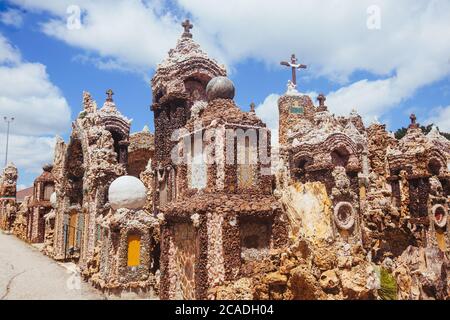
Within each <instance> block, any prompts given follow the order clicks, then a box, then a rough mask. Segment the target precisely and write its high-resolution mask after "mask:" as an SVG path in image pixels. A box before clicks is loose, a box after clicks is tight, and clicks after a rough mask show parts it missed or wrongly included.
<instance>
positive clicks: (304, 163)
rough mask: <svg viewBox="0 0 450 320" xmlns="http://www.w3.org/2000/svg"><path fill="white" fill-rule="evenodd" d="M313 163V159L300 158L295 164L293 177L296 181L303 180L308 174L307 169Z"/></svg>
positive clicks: (307, 157)
mask: <svg viewBox="0 0 450 320" xmlns="http://www.w3.org/2000/svg"><path fill="white" fill-rule="evenodd" d="M312 163H313V158H312V157H309V156H303V157H300V158H298V159H297V160H296V161H295V163H294V168H293V170H292V171H293V172H292V173H293V176H294V178H295V179H296V180H301V179H302V178H303V177H304V176H305V174H306V168H307V167H308V166H310V165H311V164H312Z"/></svg>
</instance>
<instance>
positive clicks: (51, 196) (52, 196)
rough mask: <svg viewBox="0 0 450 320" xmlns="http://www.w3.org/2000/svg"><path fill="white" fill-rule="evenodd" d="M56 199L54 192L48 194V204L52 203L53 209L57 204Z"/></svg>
mask: <svg viewBox="0 0 450 320" xmlns="http://www.w3.org/2000/svg"><path fill="white" fill-rule="evenodd" d="M56 201H57V198H56V192H53V193H52V194H51V195H50V204H51V205H52V207H53V209H56V205H57V203H56Z"/></svg>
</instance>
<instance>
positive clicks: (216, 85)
mask: <svg viewBox="0 0 450 320" xmlns="http://www.w3.org/2000/svg"><path fill="white" fill-rule="evenodd" d="M206 95H207V97H208V101H211V100H214V99H233V98H234V84H233V82H232V81H231V80H230V79H228V78H227V77H215V78H212V79H211V80H210V81H209V82H208V85H207V86H206Z"/></svg>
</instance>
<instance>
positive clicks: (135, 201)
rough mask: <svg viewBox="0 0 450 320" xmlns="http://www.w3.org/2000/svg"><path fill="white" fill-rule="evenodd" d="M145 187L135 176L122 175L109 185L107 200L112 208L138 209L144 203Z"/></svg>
mask: <svg viewBox="0 0 450 320" xmlns="http://www.w3.org/2000/svg"><path fill="white" fill-rule="evenodd" d="M146 199H147V188H146V187H145V185H144V184H143V183H142V181H141V180H139V179H138V178H136V177H133V176H122V177H119V178H117V179H116V180H114V181H113V182H112V183H111V185H110V186H109V190H108V200H109V203H110V205H111V207H112V208H113V209H114V210H117V209H121V208H126V209H140V208H142V207H143V206H144V205H145V201H146Z"/></svg>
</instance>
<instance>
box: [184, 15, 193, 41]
mask: <svg viewBox="0 0 450 320" xmlns="http://www.w3.org/2000/svg"><path fill="white" fill-rule="evenodd" d="M181 26H182V27H183V28H184V32H183V35H182V37H185V38H192V33H191V29H192V28H193V27H194V26H193V25H192V23H191V22H190V21H189V19H186V21H184V22H183V23H182V24H181Z"/></svg>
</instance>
